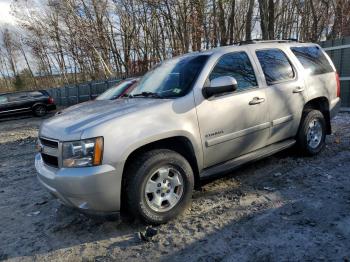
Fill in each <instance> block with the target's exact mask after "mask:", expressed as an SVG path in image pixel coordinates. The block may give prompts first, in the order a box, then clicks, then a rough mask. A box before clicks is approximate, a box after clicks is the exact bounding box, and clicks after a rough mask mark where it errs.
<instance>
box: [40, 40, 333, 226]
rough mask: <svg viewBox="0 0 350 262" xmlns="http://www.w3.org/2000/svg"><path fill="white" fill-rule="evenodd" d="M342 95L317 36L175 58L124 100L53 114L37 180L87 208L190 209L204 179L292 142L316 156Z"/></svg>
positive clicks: (172, 213) (155, 217) (148, 216)
mask: <svg viewBox="0 0 350 262" xmlns="http://www.w3.org/2000/svg"><path fill="white" fill-rule="evenodd" d="M339 96H340V84H339V78H338V74H337V72H336V70H335V67H334V65H333V63H332V61H331V60H330V58H329V57H328V56H327V54H326V53H325V52H324V51H323V50H322V48H321V47H320V46H318V45H317V44H312V43H299V42H294V41H260V42H259V41H250V42H246V43H242V44H240V45H234V46H227V47H220V48H216V49H213V50H208V51H205V52H196V53H192V54H186V55H183V56H179V57H175V58H173V59H170V60H167V61H164V62H162V63H160V64H159V65H158V66H156V67H155V68H153V69H152V70H151V71H149V72H148V73H147V74H146V75H145V76H144V77H143V78H142V79H141V80H140V81H139V83H138V84H137V85H136V86H135V88H134V89H133V91H132V92H131V93H129V94H128V95H127V97H126V98H123V99H118V100H117V101H96V103H95V104H93V105H91V106H90V107H86V108H83V109H82V108H81V109H80V110H70V111H65V112H63V113H62V114H60V115H56V116H55V117H53V118H51V119H48V120H46V121H45V122H44V123H43V124H42V126H41V128H40V131H39V148H40V153H39V154H37V155H36V158H35V167H36V169H37V171H38V179H39V181H40V182H41V183H42V184H43V186H44V187H46V188H47V190H48V191H50V192H51V193H52V194H53V195H55V196H56V197H57V198H59V199H61V201H62V202H63V203H64V204H66V205H68V206H71V207H75V208H77V209H79V210H81V211H85V212H96V213H113V212H118V211H120V210H128V211H129V212H131V213H132V214H133V215H134V216H136V217H140V218H141V219H143V220H145V221H147V222H149V223H153V224H159V223H164V222H167V221H169V220H170V219H173V218H174V217H176V216H177V215H179V214H180V213H181V212H183V211H184V210H185V209H186V208H187V207H188V206H189V204H190V202H191V198H192V191H193V189H194V187H195V186H199V185H200V181H201V180H202V179H208V178H209V177H212V176H215V175H217V174H218V173H222V172H227V171H230V170H232V169H234V168H237V167H238V166H241V165H242V164H245V163H247V162H249V161H253V160H257V159H261V158H263V157H266V156H269V155H271V154H274V153H276V152H278V151H281V150H284V149H286V148H288V147H291V146H293V145H297V146H298V148H299V152H300V153H303V154H305V155H316V154H318V153H319V152H320V151H321V150H322V149H323V147H324V146H325V138H326V135H327V134H331V132H332V127H331V119H332V117H334V116H335V115H336V114H337V112H338V110H339V106H340V98H339Z"/></svg>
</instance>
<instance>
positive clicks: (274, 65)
mask: <svg viewBox="0 0 350 262" xmlns="http://www.w3.org/2000/svg"><path fill="white" fill-rule="evenodd" d="M256 55H257V57H258V59H259V62H260V64H261V67H262V70H263V71H264V75H265V79H266V82H267V84H268V85H272V84H275V83H277V82H281V81H288V80H291V79H293V78H294V71H293V67H292V65H291V64H290V62H289V60H288V58H287V56H286V55H285V53H283V52H282V51H281V50H279V49H267V50H259V51H256Z"/></svg>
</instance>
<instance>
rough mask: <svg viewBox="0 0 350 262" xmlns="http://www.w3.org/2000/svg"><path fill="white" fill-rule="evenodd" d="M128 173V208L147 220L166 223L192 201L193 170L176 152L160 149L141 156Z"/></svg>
mask: <svg viewBox="0 0 350 262" xmlns="http://www.w3.org/2000/svg"><path fill="white" fill-rule="evenodd" d="M126 176H127V177H126V179H127V180H126V192H125V194H126V196H127V208H128V210H129V211H130V212H131V213H132V214H133V215H134V216H135V217H138V218H141V219H142V220H143V221H145V222H146V223H150V224H162V223H166V222H168V221H169V220H172V219H174V218H175V217H177V216H178V215H179V214H181V213H182V212H183V211H185V210H186V208H187V207H188V206H189V205H190V203H191V199H192V191H193V187H194V176H193V171H192V168H191V166H190V164H189V163H188V161H187V160H186V159H185V158H184V157H183V156H182V155H180V154H178V153H176V152H174V151H171V150H167V149H159V150H152V151H149V152H146V153H144V154H142V155H140V156H139V157H137V159H136V160H135V162H134V163H132V164H131V165H130V167H129V168H128V170H127V173H126Z"/></svg>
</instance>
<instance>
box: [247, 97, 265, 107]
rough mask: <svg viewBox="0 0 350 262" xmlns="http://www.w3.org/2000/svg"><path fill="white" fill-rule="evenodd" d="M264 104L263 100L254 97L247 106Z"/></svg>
mask: <svg viewBox="0 0 350 262" xmlns="http://www.w3.org/2000/svg"><path fill="white" fill-rule="evenodd" d="M263 102H265V98H259V97H254V98H253V100H251V101H250V102H249V105H257V104H261V103H263Z"/></svg>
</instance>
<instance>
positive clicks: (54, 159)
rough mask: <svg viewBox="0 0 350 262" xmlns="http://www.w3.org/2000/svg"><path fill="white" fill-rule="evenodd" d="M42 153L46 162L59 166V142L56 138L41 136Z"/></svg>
mask: <svg viewBox="0 0 350 262" xmlns="http://www.w3.org/2000/svg"><path fill="white" fill-rule="evenodd" d="M39 142H40V145H39V146H40V153H41V157H42V159H43V161H44V163H45V164H47V165H49V166H52V167H55V168H58V159H59V148H58V146H59V143H58V141H56V140H51V139H47V138H42V137H41V138H39Z"/></svg>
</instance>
